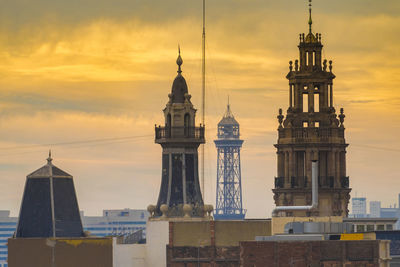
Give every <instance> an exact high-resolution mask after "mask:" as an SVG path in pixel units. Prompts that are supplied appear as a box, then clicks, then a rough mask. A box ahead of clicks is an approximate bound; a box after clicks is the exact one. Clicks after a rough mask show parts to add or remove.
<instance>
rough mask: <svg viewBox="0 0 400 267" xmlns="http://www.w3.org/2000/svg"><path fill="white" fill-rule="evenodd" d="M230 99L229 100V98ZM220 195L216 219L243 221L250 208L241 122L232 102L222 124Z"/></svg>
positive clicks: (216, 143)
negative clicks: (245, 204) (244, 193)
mask: <svg viewBox="0 0 400 267" xmlns="http://www.w3.org/2000/svg"><path fill="white" fill-rule="evenodd" d="M228 102H229V101H228ZM217 135H218V139H217V140H214V143H215V146H216V147H217V153H218V158H217V194H216V196H217V197H216V208H215V212H214V218H215V219H216V220H219V219H220V220H243V219H244V217H245V214H246V211H245V210H244V209H243V201H242V171H241V165H240V150H241V148H242V144H243V140H241V139H240V125H239V123H238V122H237V120H236V119H235V117H234V116H233V114H232V112H231V107H230V105H229V103H228V106H227V110H226V112H225V115H224V117H223V118H222V120H221V121H220V122H219V123H218V133H217Z"/></svg>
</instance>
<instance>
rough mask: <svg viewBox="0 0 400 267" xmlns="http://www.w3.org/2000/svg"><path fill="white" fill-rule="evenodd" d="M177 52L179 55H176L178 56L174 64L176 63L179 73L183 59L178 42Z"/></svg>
mask: <svg viewBox="0 0 400 267" xmlns="http://www.w3.org/2000/svg"><path fill="white" fill-rule="evenodd" d="M178 53H179V55H178V58H177V59H176V64H178V73H179V74H181V73H182V69H181V66H182V63H183V60H182V57H181V47H180V45H179V44H178Z"/></svg>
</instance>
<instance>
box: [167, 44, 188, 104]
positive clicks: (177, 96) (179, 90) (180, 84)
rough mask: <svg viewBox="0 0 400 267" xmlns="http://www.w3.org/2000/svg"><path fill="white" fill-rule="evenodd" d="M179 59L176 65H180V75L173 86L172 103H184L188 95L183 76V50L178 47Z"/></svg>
mask: <svg viewBox="0 0 400 267" xmlns="http://www.w3.org/2000/svg"><path fill="white" fill-rule="evenodd" d="M178 53H179V54H178V58H177V59H176V64H177V65H178V75H177V76H176V78H175V80H174V82H173V84H172V93H171V95H170V97H171V103H184V102H185V94H187V93H188V87H187V84H186V81H185V78H183V76H182V69H181V66H182V63H183V60H182V57H181V48H180V46H179V45H178Z"/></svg>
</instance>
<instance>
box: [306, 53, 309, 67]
mask: <svg viewBox="0 0 400 267" xmlns="http://www.w3.org/2000/svg"><path fill="white" fill-rule="evenodd" d="M308 64H309V62H308V52H306V66H308Z"/></svg>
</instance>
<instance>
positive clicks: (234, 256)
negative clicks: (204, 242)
mask: <svg viewBox="0 0 400 267" xmlns="http://www.w3.org/2000/svg"><path fill="white" fill-rule="evenodd" d="M239 261H240V259H239V247H215V246H206V247H187V246H186V247H172V246H167V266H168V267H238V266H239Z"/></svg>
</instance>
